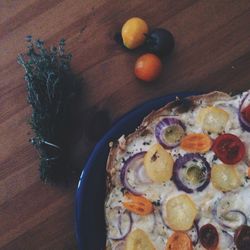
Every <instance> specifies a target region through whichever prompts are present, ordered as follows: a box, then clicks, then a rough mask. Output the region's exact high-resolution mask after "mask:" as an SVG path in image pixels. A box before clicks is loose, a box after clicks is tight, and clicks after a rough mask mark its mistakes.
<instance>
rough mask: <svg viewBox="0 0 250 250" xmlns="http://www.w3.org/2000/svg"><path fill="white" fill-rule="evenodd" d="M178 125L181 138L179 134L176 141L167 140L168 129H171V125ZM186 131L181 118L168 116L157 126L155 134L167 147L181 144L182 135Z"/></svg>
mask: <svg viewBox="0 0 250 250" xmlns="http://www.w3.org/2000/svg"><path fill="white" fill-rule="evenodd" d="M174 126H175V127H176V128H177V129H178V130H179V132H180V135H179V138H178V136H177V138H176V140H174V141H167V140H166V138H165V134H166V129H168V128H169V129H171V127H172V128H173V127H174ZM184 131H185V125H184V124H183V123H182V121H180V120H179V119H176V118H173V117H168V118H164V119H162V120H161V121H160V122H159V123H158V124H157V125H156V127H155V136H156V139H157V141H158V142H159V143H160V144H161V145H162V146H163V147H164V148H167V149H171V148H175V147H177V146H178V145H179V144H180V140H181V138H182V136H183V135H184Z"/></svg>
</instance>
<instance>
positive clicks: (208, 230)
mask: <svg viewBox="0 0 250 250" xmlns="http://www.w3.org/2000/svg"><path fill="white" fill-rule="evenodd" d="M199 234H200V241H201V245H202V246H203V247H205V248H206V249H211V250H212V249H216V247H217V245H218V243H219V234H218V232H217V229H216V228H215V227H214V226H213V225H212V224H206V225H204V226H202V227H201V228H200V233H199Z"/></svg>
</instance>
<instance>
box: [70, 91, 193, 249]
mask: <svg viewBox="0 0 250 250" xmlns="http://www.w3.org/2000/svg"><path fill="white" fill-rule="evenodd" d="M194 94H195V93H177V94H171V95H167V96H164V97H160V98H157V99H154V100H151V101H148V102H146V103H144V104H142V105H141V106H139V107H137V108H135V109H134V110H132V111H130V112H129V113H127V114H126V115H124V116H123V117H122V118H121V119H120V120H119V121H117V122H116V123H115V124H114V125H113V127H112V128H111V129H110V130H109V131H108V132H107V133H106V134H105V135H104V137H103V138H102V139H101V140H100V141H99V142H98V143H97V144H96V146H95V148H94V150H93V152H92V154H91V155H90V157H89V159H88V161H87V163H86V164H85V166H84V170H83V171H82V174H81V176H80V180H79V183H78V188H77V192H76V217H75V219H76V221H75V225H76V238H77V242H78V247H79V249H80V250H100V249H105V247H104V246H105V240H106V230H105V221H104V199H105V179H106V172H105V167H106V160H107V157H108V153H109V146H108V143H109V142H110V141H112V140H116V139H117V138H119V137H120V136H121V135H123V134H125V135H128V134H129V133H131V132H133V131H134V130H135V128H136V127H137V126H138V125H139V124H140V123H141V122H142V120H143V118H144V117H145V116H146V115H148V114H149V113H150V112H151V111H152V110H155V109H158V108H160V107H162V106H164V105H165V104H166V103H168V102H170V101H173V100H174V99H175V98H176V96H178V97H180V98H184V97H187V96H190V95H194Z"/></svg>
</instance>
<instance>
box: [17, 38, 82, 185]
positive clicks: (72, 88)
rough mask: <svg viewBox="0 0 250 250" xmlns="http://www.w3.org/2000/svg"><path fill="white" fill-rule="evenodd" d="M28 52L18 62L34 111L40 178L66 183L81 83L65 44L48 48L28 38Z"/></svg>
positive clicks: (32, 122) (42, 43)
mask: <svg viewBox="0 0 250 250" xmlns="http://www.w3.org/2000/svg"><path fill="white" fill-rule="evenodd" d="M26 40H27V43H28V46H27V52H26V53H25V54H20V55H18V58H17V61H18V63H19V64H20V65H22V66H23V68H24V70H25V81H26V83H27V92H28V102H29V104H30V105H31V107H32V114H31V117H30V125H31V127H32V129H33V131H34V137H33V138H32V139H31V140H30V141H31V143H32V144H33V145H34V146H35V147H36V149H37V150H38V152H39V155H40V177H41V179H42V180H43V181H44V182H50V183H58V182H64V181H66V180H67V179H68V177H70V176H71V173H72V169H71V168H70V166H69V162H68V160H67V148H68V145H67V140H65V139H66V137H67V135H68V133H69V130H70V113H71V108H72V105H71V104H72V100H73V99H74V96H75V95H76V94H77V92H78V91H79V86H80V85H79V79H78V78H77V77H76V76H75V75H74V74H73V72H72V70H71V67H70V62H71V58H72V56H71V54H68V53H65V51H64V47H65V41H64V39H62V40H61V41H60V42H59V44H58V46H57V47H51V48H46V46H45V44H44V42H43V41H41V40H33V39H32V37H31V36H28V37H27V39H26Z"/></svg>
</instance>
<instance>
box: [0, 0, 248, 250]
mask: <svg viewBox="0 0 250 250" xmlns="http://www.w3.org/2000/svg"><path fill="white" fill-rule="evenodd" d="M249 9H250V2H249V1H248V0H239V1H234V0H221V1H217V0H211V1H206V0H201V1H196V0H182V1H174V0H156V1H153V2H152V1H142V0H134V1H132V0H129V1H121V0H119V1H117V0H95V1H91V0H84V1H83V0H75V1H71V0H53V1H52V0H44V1H39V0H23V1H18V0H13V1H9V0H2V1H0V55H1V57H0V225H1V227H0V249H5V250H12V249H13V250H14V249H21V250H22V249H23V250H27V249H53V250H56V249H60V250H61V249H65V250H66V249H67V250H70V249H76V241H75V237H74V223H73V222H74V220H73V218H74V197H75V196H74V195H75V186H76V184H77V179H76V180H75V181H74V183H72V185H71V186H70V187H68V188H60V187H54V186H49V185H45V184H43V183H41V182H40V180H39V172H38V164H39V159H38V155H37V152H36V151H35V150H34V148H33V147H32V145H30V143H29V142H28V140H29V138H30V137H31V136H32V131H31V130H30V128H29V126H28V124H27V120H28V117H29V114H30V107H29V106H28V104H27V101H26V89H25V83H24V80H23V76H24V72H23V70H22V69H21V67H20V66H19V65H18V64H17V63H16V56H17V54H18V53H20V52H23V51H24V49H25V42H24V40H23V38H24V37H25V36H26V35H27V34H32V35H33V36H34V37H36V38H42V39H45V40H46V41H47V42H48V44H53V43H56V42H57V41H58V40H59V39H60V38H62V37H64V38H66V41H67V48H68V50H70V51H71V52H72V53H73V55H74V56H73V61H72V66H73V69H74V71H75V72H76V74H78V75H79V76H83V77H84V79H85V82H84V84H83V90H82V93H81V100H79V102H78V103H79V104H78V107H77V111H76V114H75V116H76V124H75V125H74V126H75V127H74V129H72V130H73V131H72V138H71V140H70V141H69V144H70V145H71V146H70V158H71V163H72V165H73V166H74V167H77V168H79V169H81V168H82V165H83V163H84V161H85V160H86V158H87V156H88V154H89V153H90V151H91V149H92V148H93V146H94V145H95V143H96V141H94V140H91V139H89V138H88V137H87V135H86V131H85V127H86V120H88V119H89V118H90V116H91V115H92V114H91V110H94V108H95V107H96V108H99V109H105V110H107V111H108V112H109V114H110V117H111V120H112V121H114V120H115V119H117V118H118V117H119V116H121V115H123V114H124V113H126V112H127V111H129V110H130V109H132V108H133V107H135V106H136V105H138V104H139V103H141V102H143V101H146V100H149V99H151V98H154V97H157V96H161V95H163V94H168V93H173V92H178V91H190V90H193V91H199V92H200V91H205V92H206V91H211V90H215V89H218V90H223V91H227V92H231V91H242V90H246V89H249V86H250V85H249V80H250V71H249V68H250V33H249V23H250V12H249ZM132 16H140V17H142V18H144V19H145V20H147V22H148V23H149V25H150V27H151V28H152V27H163V28H167V29H169V30H171V31H172V33H173V34H174V36H175V39H176V48H175V51H174V53H173V54H172V55H171V56H170V57H169V58H168V59H167V60H166V62H164V70H163V73H162V76H161V77H160V78H159V80H157V81H156V82H155V83H152V84H145V83H142V82H139V81H138V80H137V79H136V78H135V76H134V74H133V67H134V63H135V61H136V59H137V57H138V56H139V54H136V53H127V52H126V51H125V50H123V49H122V48H120V47H119V46H118V45H117V44H116V43H115V41H114V39H113V37H114V34H115V32H116V31H119V29H120V28H121V25H122V24H123V23H124V21H125V20H126V19H128V18H129V17H132Z"/></svg>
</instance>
